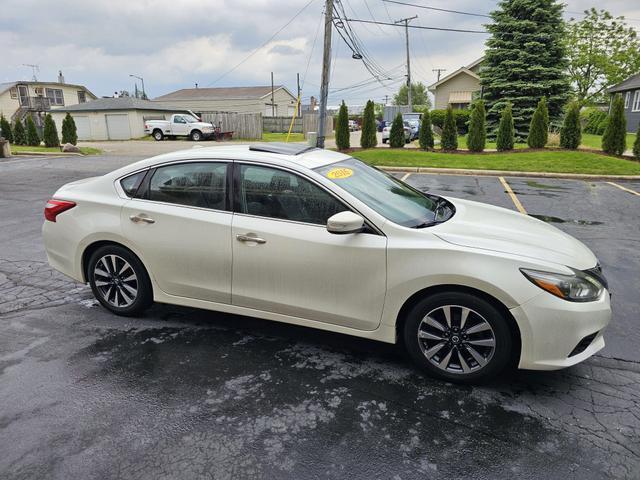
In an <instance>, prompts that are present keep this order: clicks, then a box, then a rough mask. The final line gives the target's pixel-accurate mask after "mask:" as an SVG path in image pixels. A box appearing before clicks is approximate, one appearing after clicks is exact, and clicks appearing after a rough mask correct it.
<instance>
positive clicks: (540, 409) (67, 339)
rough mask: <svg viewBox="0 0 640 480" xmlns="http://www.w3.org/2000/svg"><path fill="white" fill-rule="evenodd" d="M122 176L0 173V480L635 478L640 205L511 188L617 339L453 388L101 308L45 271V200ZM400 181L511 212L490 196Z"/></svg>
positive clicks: (380, 367) (316, 335)
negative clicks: (566, 248) (587, 252)
mask: <svg viewBox="0 0 640 480" xmlns="http://www.w3.org/2000/svg"><path fill="white" fill-rule="evenodd" d="M135 159H136V158H132V157H122V156H105V157H84V158H78V157H74V158H64V159H60V158H59V159H46V158H45V159H42V158H40V159H14V160H10V161H6V162H3V163H0V202H1V203H0V205H1V206H2V208H1V209H0V225H2V229H0V242H1V244H2V246H3V248H2V251H0V325H1V327H2V335H0V478H3V479H4V478H6V479H33V478H53V479H68V478H82V479H107V478H127V479H137V478H141V479H146V478H149V479H158V478H172V479H173V478H180V479H190V478H216V479H226V478H229V479H236V478H292V479H300V478H345V477H348V478H367V479H369V478H398V479H412V478H429V479H437V478H443V479H444V478H492V479H493V478H495V479H499V478H505V479H506V478H509V479H511V478H545V479H563V480H567V479H602V478H629V479H632V478H633V479H637V478H638V472H639V471H640V440H639V439H640V412H639V407H638V405H639V402H640V362H639V361H638V360H640V359H639V358H638V350H637V348H635V349H634V344H635V345H637V340H638V333H637V318H638V317H637V290H638V275H637V271H638V262H639V258H640V255H639V254H638V252H637V243H638V239H639V235H638V211H639V210H638V201H639V200H640V197H637V196H635V195H633V194H629V193H628V192H625V191H623V190H620V189H618V188H617V187H615V186H612V185H609V184H604V183H602V182H592V183H591V182H590V183H584V182H568V181H561V180H554V181H547V180H545V181H544V182H541V181H536V180H529V179H511V178H507V179H506V180H507V182H508V183H509V185H511V187H512V188H513V190H514V191H515V192H516V195H517V196H518V198H520V200H521V202H522V205H523V207H524V208H526V209H527V211H529V213H532V214H539V215H545V216H548V217H557V218H558V219H562V220H564V223H559V222H558V220H555V222H556V224H557V225H558V226H559V227H560V228H563V229H567V231H570V232H571V233H572V234H575V235H576V236H578V237H579V238H581V239H583V240H584V241H585V242H586V243H587V244H588V245H589V246H590V247H591V248H593V249H594V250H595V251H596V253H597V254H598V255H599V257H600V258H601V260H602V262H603V264H604V266H605V269H606V271H607V273H608V275H609V277H610V280H611V282H612V285H613V288H614V297H613V298H614V307H615V318H614V323H613V325H612V326H611V328H610V330H609V333H608V335H607V341H608V346H607V350H606V351H604V352H603V354H602V355H598V356H595V357H593V358H591V359H590V360H588V361H587V362H585V363H583V364H581V365H579V366H576V367H573V368H570V369H567V370H564V371H560V372H538V373H536V372H519V373H517V374H515V375H513V376H505V377H504V378H501V379H499V380H498V381H497V382H495V383H493V384H491V385H487V386H483V387H461V386H456V385H451V384H447V383H444V382H440V381H435V380H432V379H430V378H428V377H425V376H424V375H422V374H421V373H420V372H418V371H416V370H415V369H414V368H413V367H412V366H411V364H410V363H408V361H407V360H406V359H405V358H404V356H403V355H402V353H401V352H399V351H398V350H397V349H396V348H395V347H394V346H391V345H385V344H380V343H375V342H370V341H366V340H362V339H356V338H351V337H346V336H341V335H335V334H331V333H327V332H318V331H315V330H309V329H305V328H300V327H293V326H289V325H283V324H277V323H273V322H265V321H260V320H257V319H249V318H245V317H239V316H232V315H222V314H217V313H214V312H207V311H199V310H194V309H187V308H178V307H171V306H165V305H156V306H154V307H153V308H152V309H151V310H150V311H149V313H148V314H147V315H146V316H145V317H144V318H142V319H126V318H120V317H115V316H113V315H110V314H108V313H107V312H106V311H105V310H103V309H102V308H100V307H98V306H96V304H95V302H94V301H93V300H92V298H91V295H90V292H89V291H88V289H87V288H86V287H84V286H82V285H77V284H74V283H73V282H71V281H69V280H67V279H65V278H63V277H62V276H60V275H59V274H56V273H55V272H52V271H51V269H50V268H49V267H48V266H47V264H46V262H45V257H44V252H43V249H42V245H41V242H40V227H41V223H42V208H43V205H44V202H45V201H46V200H47V199H48V198H49V196H50V195H51V193H52V192H53V191H54V190H55V189H56V188H57V187H58V186H59V185H61V184H63V183H66V182H68V181H71V180H75V179H77V178H81V177H86V176H90V175H97V174H101V173H104V172H106V171H109V170H112V169H114V168H116V167H118V166H121V165H123V164H126V163H129V162H131V161H133V160H135ZM407 181H409V182H410V183H412V184H414V185H416V186H418V187H419V188H422V189H429V190H430V191H433V192H442V193H443V194H448V195H452V196H462V197H466V198H473V199H477V200H481V201H490V202H491V203H495V204H497V205H501V206H504V207H507V208H514V205H513V202H512V200H511V198H510V197H509V196H508V195H506V194H505V193H504V188H503V185H502V184H501V183H500V182H499V181H498V179H496V178H492V177H481V178H475V177H452V176H435V175H418V174H413V175H411V176H409V177H408V178H407ZM627 186H628V187H629V188H634V189H636V190H637V188H638V185H637V184H629V185H627ZM585 222H589V223H585ZM596 222H602V223H601V224H598V223H596Z"/></svg>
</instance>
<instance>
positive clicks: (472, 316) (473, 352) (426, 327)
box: [418, 305, 496, 374]
mask: <svg viewBox="0 0 640 480" xmlns="http://www.w3.org/2000/svg"><path fill="white" fill-rule="evenodd" d="M418 343H419V345H420V350H421V351H422V353H423V354H424V356H425V357H426V358H427V360H428V361H429V362H430V363H431V364H433V365H434V366H435V367H436V368H438V369H440V370H444V371H445V372H447V373H450V374H467V373H471V372H476V371H478V370H481V369H482V368H484V367H485V366H486V365H487V364H488V363H489V362H490V361H491V359H492V357H493V354H494V352H495V348H496V337H495V333H494V331H493V328H491V325H490V324H489V322H488V321H487V320H486V319H485V318H484V317H483V316H482V315H480V314H479V313H478V312H476V311H475V310H472V309H471V308H468V307H463V306H459V305H443V306H440V307H437V308H435V309H433V310H431V311H430V312H429V313H428V314H427V315H425V317H424V318H423V319H422V321H421V322H420V326H419V327H418Z"/></svg>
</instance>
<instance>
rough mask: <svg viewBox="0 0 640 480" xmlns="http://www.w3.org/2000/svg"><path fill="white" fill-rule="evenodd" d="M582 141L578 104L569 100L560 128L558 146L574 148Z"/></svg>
mask: <svg viewBox="0 0 640 480" xmlns="http://www.w3.org/2000/svg"><path fill="white" fill-rule="evenodd" d="M581 141H582V132H581V130H580V106H579V105H578V104H577V103H576V102H571V103H570V104H569V106H568V108H567V113H566V115H565V116H564V122H563V124H562V128H561V129H560V146H561V147H562V148H568V149H570V150H575V149H577V148H578V147H579V146H580V142H581Z"/></svg>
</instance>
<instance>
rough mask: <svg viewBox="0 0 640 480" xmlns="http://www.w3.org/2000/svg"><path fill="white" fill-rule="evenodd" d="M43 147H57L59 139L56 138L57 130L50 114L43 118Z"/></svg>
mask: <svg viewBox="0 0 640 480" xmlns="http://www.w3.org/2000/svg"><path fill="white" fill-rule="evenodd" d="M43 137H44V138H43V140H44V146H45V147H49V148H51V147H59V146H60V137H58V129H57V127H56V123H55V122H54V121H53V118H52V117H51V114H50V113H47V116H46V117H44V134H43Z"/></svg>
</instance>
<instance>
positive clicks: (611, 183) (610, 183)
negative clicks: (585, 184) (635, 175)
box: [607, 182, 640, 197]
mask: <svg viewBox="0 0 640 480" xmlns="http://www.w3.org/2000/svg"><path fill="white" fill-rule="evenodd" d="M607 183H608V184H609V185H613V186H614V187H618V188H619V189H620V190H624V191H625V192H629V193H633V194H634V195H638V196H639V197H640V192H636V191H635V190H631V189H630V188H627V187H623V186H622V185H618V184H617V183H615V182H607Z"/></svg>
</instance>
